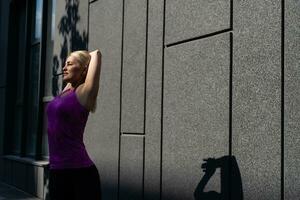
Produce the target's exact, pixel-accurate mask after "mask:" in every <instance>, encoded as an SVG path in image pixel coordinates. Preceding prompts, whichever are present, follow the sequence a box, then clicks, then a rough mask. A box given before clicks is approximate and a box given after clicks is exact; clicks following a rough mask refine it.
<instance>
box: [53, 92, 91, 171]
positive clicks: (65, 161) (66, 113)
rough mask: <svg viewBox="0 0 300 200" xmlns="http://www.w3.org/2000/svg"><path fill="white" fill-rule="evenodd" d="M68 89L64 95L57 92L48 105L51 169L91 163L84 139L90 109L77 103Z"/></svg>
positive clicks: (89, 164) (82, 165)
mask: <svg viewBox="0 0 300 200" xmlns="http://www.w3.org/2000/svg"><path fill="white" fill-rule="evenodd" d="M69 90H70V92H68V93H67V94H65V95H63V96H61V95H58V96H56V97H55V98H54V99H53V100H52V101H51V102H49V103H48V105H47V116H48V145H49V157H50V159H49V161H50V169H64V168H80V167H89V166H91V165H93V164H94V163H93V161H92V160H91V159H90V157H89V155H88V153H87V151H86V149H85V145H84V143H83V133H84V129H85V125H86V122H87V119H88V116H89V111H88V110H87V109H86V108H85V107H84V106H83V105H81V104H80V102H79V101H78V99H77V96H76V92H75V90H73V89H69ZM66 91H67V90H66ZM66 91H65V92H66Z"/></svg>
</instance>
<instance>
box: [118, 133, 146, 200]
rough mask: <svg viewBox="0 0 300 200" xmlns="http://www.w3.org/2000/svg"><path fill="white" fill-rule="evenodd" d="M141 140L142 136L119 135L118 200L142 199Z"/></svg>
mask: <svg viewBox="0 0 300 200" xmlns="http://www.w3.org/2000/svg"><path fill="white" fill-rule="evenodd" d="M143 140H144V138H143V136H121V155H120V200H141V199H142V191H143V151H144V149H143V143H144V141H143Z"/></svg>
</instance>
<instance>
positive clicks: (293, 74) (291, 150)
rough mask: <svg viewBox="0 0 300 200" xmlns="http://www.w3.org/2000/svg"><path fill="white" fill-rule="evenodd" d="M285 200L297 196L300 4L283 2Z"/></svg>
mask: <svg viewBox="0 0 300 200" xmlns="http://www.w3.org/2000/svg"><path fill="white" fill-rule="evenodd" d="M285 2H286V3H285V19H284V20H285V54H284V56H285V77H284V79H285V85H284V87H285V96H284V99H285V105H284V106H285V111H284V116H285V122H284V127H285V129H284V141H285V142H284V145H285V146H284V166H285V169H284V173H285V175H284V178H285V179H284V192H285V194H284V195H285V200H293V199H298V198H299V197H300V176H299V169H300V154H299V153H300V135H299V130H300V90H299V88H300V71H299V69H300V54H299V52H300V1H293V0H288V1H285Z"/></svg>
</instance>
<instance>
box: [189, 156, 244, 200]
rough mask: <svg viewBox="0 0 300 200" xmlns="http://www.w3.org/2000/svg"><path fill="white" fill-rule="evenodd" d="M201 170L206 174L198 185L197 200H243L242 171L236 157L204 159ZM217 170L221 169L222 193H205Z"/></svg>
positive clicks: (195, 194) (195, 195)
mask: <svg viewBox="0 0 300 200" xmlns="http://www.w3.org/2000/svg"><path fill="white" fill-rule="evenodd" d="M204 161H205V162H204V163H203V164H202V166H201V168H202V169H203V171H204V172H205V174H204V175H203V177H202V179H201V180H200V182H199V183H198V185H197V187H196V189H195V192H194V198H195V200H243V188H242V179H241V174H240V170H239V168H238V164H237V161H236V159H235V157H234V156H223V157H220V158H217V159H215V158H208V159H204ZM217 168H220V169H221V193H218V192H216V191H209V192H204V188H205V186H206V184H207V183H208V181H209V179H210V178H211V177H212V176H213V175H214V173H215V171H216V169H217Z"/></svg>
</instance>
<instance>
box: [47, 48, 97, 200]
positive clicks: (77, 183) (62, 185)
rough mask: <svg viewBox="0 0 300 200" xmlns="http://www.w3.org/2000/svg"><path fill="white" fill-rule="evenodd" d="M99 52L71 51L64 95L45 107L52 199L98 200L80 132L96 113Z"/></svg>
mask: <svg viewBox="0 0 300 200" xmlns="http://www.w3.org/2000/svg"><path fill="white" fill-rule="evenodd" d="M100 70H101V53H100V51H99V50H95V51H93V52H91V53H89V52H87V51H75V52H72V53H71V54H70V55H69V56H68V58H67V60H66V62H65V66H64V67H63V81H65V82H66V83H67V85H66V87H65V88H64V89H63V92H62V93H61V94H59V95H57V96H56V97H55V98H54V99H53V100H52V101H51V102H50V103H49V104H48V106H47V115H48V144H49V158H50V159H49V161H50V171H49V195H50V199H51V200H59V199H64V200H68V199H70V200H76V199H78V200H79V199H80V200H81V199H89V200H94V199H95V200H96V199H97V200H99V199H101V188H100V177H99V173H98V170H97V168H96V166H95V164H94V163H93V161H92V160H91V159H90V158H89V156H88V153H87V151H86V149H85V145H84V143H83V133H84V129H85V125H86V122H87V119H88V116H89V112H90V111H92V112H95V109H96V98H97V95H98V89H99V81H100Z"/></svg>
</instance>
